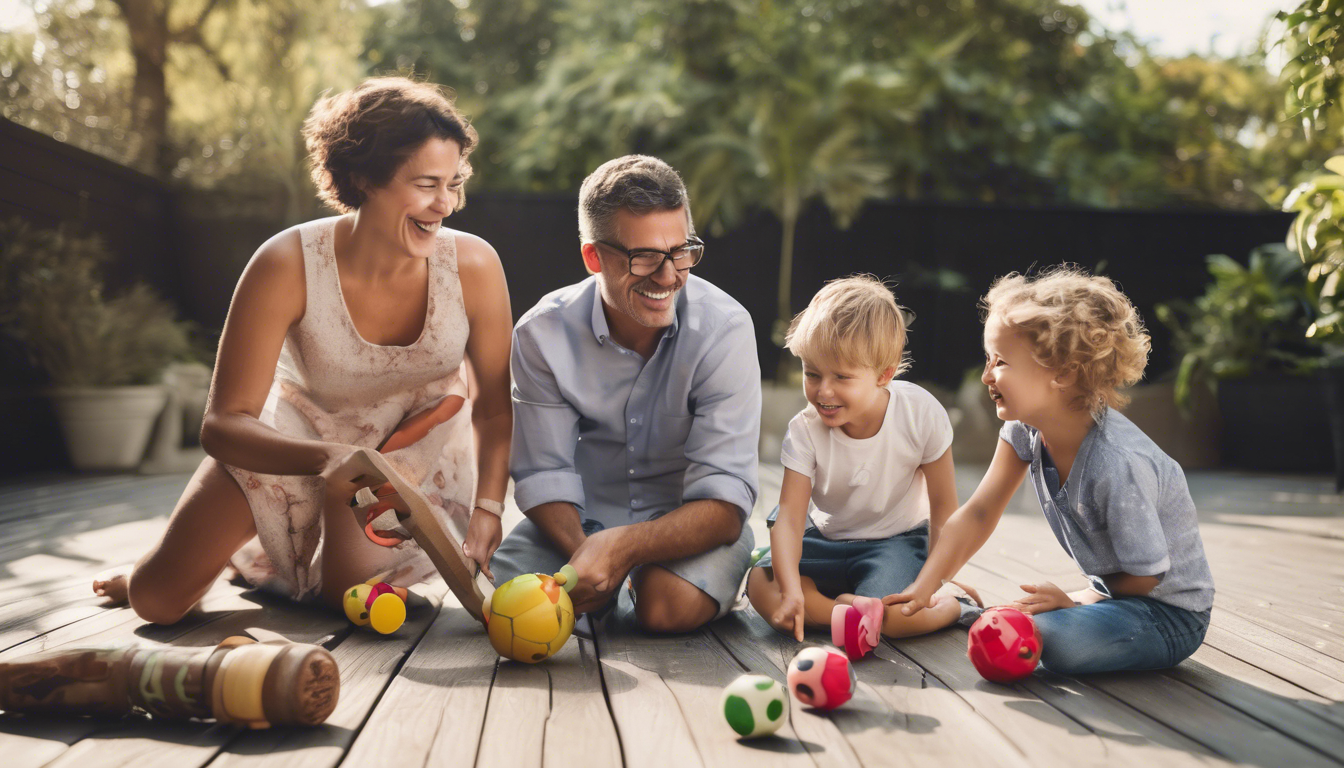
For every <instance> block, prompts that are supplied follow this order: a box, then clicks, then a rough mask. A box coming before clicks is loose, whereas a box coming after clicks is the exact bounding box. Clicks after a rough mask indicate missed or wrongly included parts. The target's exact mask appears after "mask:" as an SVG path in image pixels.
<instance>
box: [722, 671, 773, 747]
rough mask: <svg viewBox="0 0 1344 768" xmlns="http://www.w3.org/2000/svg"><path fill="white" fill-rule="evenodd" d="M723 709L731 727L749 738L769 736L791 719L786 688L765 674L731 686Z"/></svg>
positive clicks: (753, 676) (725, 691)
mask: <svg viewBox="0 0 1344 768" xmlns="http://www.w3.org/2000/svg"><path fill="white" fill-rule="evenodd" d="M719 708H720V709H721V710H722V711H723V719H725V720H727V721H728V726H729V727H730V728H732V729H733V730H734V731H736V732H737V735H739V736H741V737H743V738H746V739H754V738H756V737H758V736H768V735H770V734H772V733H774V732H775V731H778V730H779V728H780V726H782V725H784V722H785V721H787V720H788V719H789V717H788V715H789V697H788V694H786V693H784V686H782V685H780V684H779V682H778V681H777V680H774V679H773V678H769V677H766V676H765V675H742V676H741V677H739V678H737V679H736V680H734V681H733V682H731V683H729V684H728V687H727V688H724V689H723V698H722V699H721V700H720V704H719Z"/></svg>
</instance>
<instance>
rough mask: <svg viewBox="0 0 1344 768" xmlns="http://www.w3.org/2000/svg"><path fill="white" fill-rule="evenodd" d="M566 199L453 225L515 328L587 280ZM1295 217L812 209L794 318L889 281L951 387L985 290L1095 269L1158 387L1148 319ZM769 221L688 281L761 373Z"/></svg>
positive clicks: (977, 344) (489, 211) (771, 278)
mask: <svg viewBox="0 0 1344 768" xmlns="http://www.w3.org/2000/svg"><path fill="white" fill-rule="evenodd" d="M576 215H577V214H576V201H575V200H574V199H572V198H560V197H536V196H522V195H505V194H485V193H478V194H476V195H474V196H472V197H470V198H469V200H468V205H467V207H466V209H464V210H463V211H461V212H460V213H457V214H454V216H453V218H452V219H450V221H451V223H452V225H453V226H454V227H456V228H458V229H462V230H465V231H468V232H471V233H473V234H476V235H479V236H481V237H483V238H485V239H486V240H487V241H489V242H490V243H492V244H493V245H494V246H495V248H496V250H498V251H499V253H500V256H501V258H502V259H503V261H504V269H505V271H506V272H507V273H508V278H509V293H510V295H511V297H512V300H513V309H514V315H515V316H517V315H519V314H521V313H522V312H523V311H525V310H526V309H527V308H528V307H530V306H532V305H533V304H534V303H536V301H537V299H539V298H541V297H542V296H543V295H545V294H546V293H547V292H549V291H551V290H553V289H555V288H556V287H558V286H561V285H565V284H568V283H570V282H573V281H575V280H578V279H581V278H582V277H583V276H584V271H583V266H582V263H581V262H580V260H579V253H578V234H577V225H576V223H575V222H576ZM1290 221H1291V216H1289V215H1287V214H1282V213H1276V212H1268V213H1232V212H1222V211H1170V212H1168V211H1101V210H1086V209H1067V208H1060V209H1041V208H1007V207H988V206H971V205H949V204H941V203H900V202H889V203H875V204H872V205H869V206H868V207H867V208H866V209H865V210H864V212H863V214H862V215H861V216H860V217H859V218H858V220H857V221H855V222H854V224H853V226H851V227H850V228H849V229H846V230H840V229H838V228H837V227H836V226H835V225H834V223H833V222H832V221H831V218H830V216H829V215H828V214H827V213H826V211H825V210H824V209H822V208H821V207H820V206H814V207H813V208H812V209H811V210H809V211H808V212H807V214H806V215H805V216H804V217H803V219H802V221H801V222H800V224H799V227H798V233H797V241H796V250H795V255H794V273H793V291H792V296H793V309H794V311H795V312H796V311H799V310H801V309H802V308H803V307H805V306H806V305H807V302H808V300H809V299H810V298H811V297H812V294H814V293H815V292H816V291H817V289H819V288H820V287H821V286H822V285H823V284H824V283H825V282H826V281H827V280H830V279H832V278H835V277H840V276H843V275H848V274H853V273H856V272H870V273H873V274H876V275H879V276H882V277H894V278H897V280H898V285H897V286H896V295H897V297H898V299H899V300H900V302H901V303H902V304H903V305H905V306H906V307H908V308H910V309H911V310H913V311H914V313H915V315H916V320H915V323H914V324H913V325H912V327H911V333H910V352H911V354H912V355H913V357H914V360H915V366H914V369H913V371H912V373H911V375H912V376H913V377H914V378H917V379H924V380H932V381H936V382H939V383H941V384H944V385H947V386H955V385H956V384H957V383H958V382H959V381H960V380H961V377H962V376H963V375H964V373H965V372H966V370H967V369H968V368H971V367H978V366H979V365H980V362H981V359H982V356H983V355H982V352H981V351H980V350H981V341H980V321H979V316H978V313H977V310H976V303H977V301H978V299H979V297H980V296H981V295H983V294H984V292H985V290H986V289H987V288H988V287H989V284H990V282H992V281H993V279H994V278H995V277H997V276H999V275H1002V274H1004V273H1006V272H1010V271H1014V270H1016V271H1025V270H1028V269H1031V268H1032V267H1033V266H1034V267H1043V266H1047V265H1051V264H1058V263H1060V262H1063V261H1072V262H1076V263H1079V264H1082V265H1084V266H1086V267H1088V268H1090V269H1094V270H1095V269H1098V268H1100V270H1101V271H1102V272H1103V273H1104V274H1106V275H1108V276H1110V277H1112V278H1114V279H1115V280H1116V281H1117V282H1119V283H1120V285H1121V286H1122V287H1123V288H1124V290H1125V292H1126V293H1127V294H1128V295H1129V296H1130V298H1131V299H1132V300H1133V301H1134V303H1135V304H1136V305H1137V306H1138V308H1139V310H1140V312H1142V314H1143V316H1144V317H1145V318H1148V319H1149V322H1150V330H1151V332H1152V335H1153V355H1152V364H1151V365H1150V367H1149V374H1150V377H1151V376H1155V375H1157V374H1159V373H1161V372H1163V371H1165V370H1167V369H1169V368H1171V367H1172V355H1171V345H1170V334H1169V333H1168V332H1167V330H1166V329H1165V328H1163V327H1162V326H1161V325H1160V324H1158V323H1157V322H1156V318H1155V315H1154V312H1153V307H1154V305H1155V304H1158V303H1160V302H1162V301H1166V300H1169V299H1172V298H1177V297H1187V298H1188V297H1193V296H1196V295H1198V294H1199V293H1201V292H1202V291H1203V290H1204V286H1205V284H1206V283H1207V282H1208V276H1207V273H1206V272H1205V269H1204V257H1205V256H1207V255H1208V254H1211V253H1225V254H1227V255H1229V256H1232V257H1234V258H1236V259H1239V260H1242V261H1243V262H1244V260H1245V258H1246V256H1247V254H1248V253H1249V251H1250V250H1251V248H1253V247H1255V246H1257V245H1260V244H1262V243H1266V242H1273V241H1282V240H1283V238H1284V235H1285V234H1286V233H1287V231H1288V224H1289V222H1290ZM780 231H781V230H780V225H779V222H778V221H777V220H776V219H775V218H774V217H773V216H770V215H768V214H758V215H756V216H753V217H751V218H749V219H747V220H746V221H744V222H742V223H741V224H740V225H739V226H738V227H736V228H735V229H733V230H732V231H731V232H728V233H725V234H723V235H722V236H714V235H711V234H705V233H702V236H703V237H704V238H705V240H706V242H707V247H706V251H705V259H704V261H703V262H701V264H700V266H698V267H696V270H695V271H696V274H699V275H701V276H702V277H704V278H706V279H708V280H710V281H711V282H713V283H715V284H716V285H718V286H719V287H721V288H723V289H724V290H726V291H728V292H729V293H730V294H732V295H733V296H734V297H736V298H737V300H738V301H740V302H742V304H743V306H745V307H746V308H747V309H748V310H749V311H750V312H751V315H752V317H753V318H755V319H756V335H757V340H758V345H757V348H758V350H759V354H760V358H761V364H762V365H761V367H762V370H763V371H765V372H766V373H767V375H769V374H770V373H771V372H773V371H774V370H775V366H776V362H777V361H778V359H779V355H778V352H777V351H776V348H775V346H774V345H773V343H771V340H770V331H771V324H772V322H773V320H774V317H775V313H776V310H775V291H776V283H777V280H778V275H779V249H780V237H781V235H780ZM936 270H952V271H955V272H957V273H959V274H960V275H962V276H963V277H964V278H965V284H966V288H965V290H964V291H950V290H945V289H942V288H939V287H937V284H936V281H935V280H934V279H933V278H932V274H933V273H934V272H935V271H936Z"/></svg>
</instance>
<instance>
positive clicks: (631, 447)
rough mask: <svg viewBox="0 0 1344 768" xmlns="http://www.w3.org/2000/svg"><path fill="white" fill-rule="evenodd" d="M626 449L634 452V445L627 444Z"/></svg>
mask: <svg viewBox="0 0 1344 768" xmlns="http://www.w3.org/2000/svg"><path fill="white" fill-rule="evenodd" d="M626 450H627V451H629V452H631V453H634V452H635V446H633V445H631V446H627V447H626Z"/></svg>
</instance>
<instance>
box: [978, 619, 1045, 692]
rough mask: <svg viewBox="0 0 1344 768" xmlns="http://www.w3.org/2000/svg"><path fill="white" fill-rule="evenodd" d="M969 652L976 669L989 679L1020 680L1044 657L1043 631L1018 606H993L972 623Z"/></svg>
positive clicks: (1009, 681)
mask: <svg viewBox="0 0 1344 768" xmlns="http://www.w3.org/2000/svg"><path fill="white" fill-rule="evenodd" d="M966 655H967V656H968V657H970V659H971V663H972V664H974V665H975V671H977V672H979V673H980V676H981V677H983V678H985V679H986V680H989V681H990V682H994V683H1011V682H1013V681H1015V680H1021V679H1022V678H1024V677H1026V676H1028V675H1030V674H1031V673H1032V671H1033V670H1034V669H1036V665H1037V664H1039V663H1040V661H1041V631H1040V630H1039V629H1037V628H1036V622H1035V621H1032V619H1031V617H1030V616H1028V615H1027V614H1025V613H1023V612H1021V611H1019V610H1017V609H1016V608H1009V607H1007V606H998V607H995V608H990V609H988V610H986V611H985V612H984V613H982V614H980V618H978V619H976V620H975V623H974V624H972V625H971V631H970V633H969V634H968V635H967V637H966Z"/></svg>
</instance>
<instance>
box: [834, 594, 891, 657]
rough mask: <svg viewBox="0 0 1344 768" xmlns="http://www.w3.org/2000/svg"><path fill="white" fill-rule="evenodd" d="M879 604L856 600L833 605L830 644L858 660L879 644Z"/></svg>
mask: <svg viewBox="0 0 1344 768" xmlns="http://www.w3.org/2000/svg"><path fill="white" fill-rule="evenodd" d="M884 613H885V610H884V606H883V605H882V601H881V600H878V599H877V598H874V597H855V598H854V603H853V605H844V604H839V603H838V604H836V606H835V608H834V609H832V610H831V642H832V643H834V644H835V645H836V646H837V647H839V648H843V649H844V650H845V655H847V656H849V658H850V660H851V661H857V660H859V659H861V658H863V657H864V656H866V655H868V652H869V651H871V650H873V649H874V648H876V647H877V645H878V643H880V642H882V617H883V615H884Z"/></svg>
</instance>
